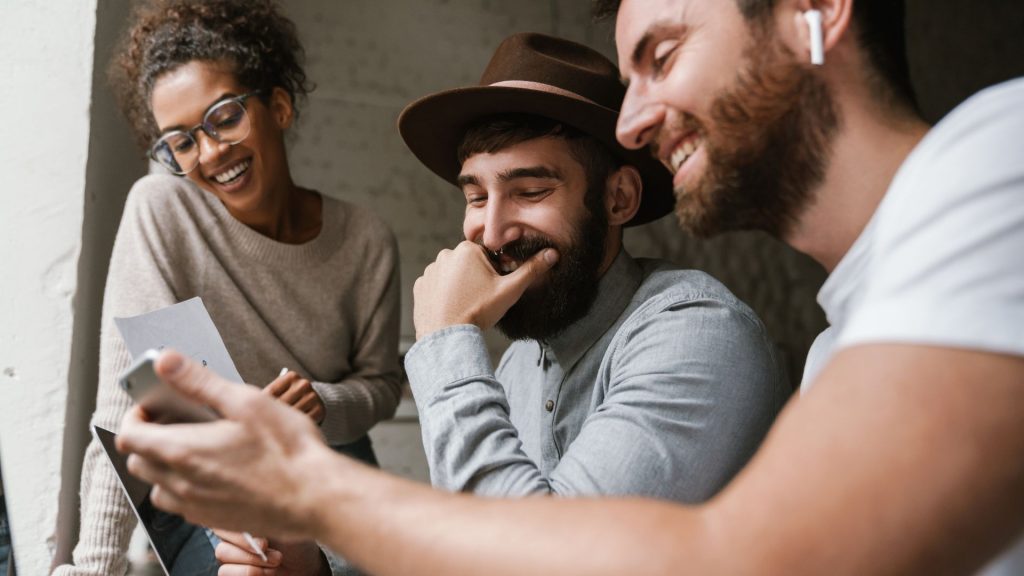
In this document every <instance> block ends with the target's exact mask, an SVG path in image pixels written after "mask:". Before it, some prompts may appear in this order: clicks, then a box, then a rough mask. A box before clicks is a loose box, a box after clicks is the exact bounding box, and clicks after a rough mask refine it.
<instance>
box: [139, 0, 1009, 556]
mask: <svg viewBox="0 0 1024 576" xmlns="http://www.w3.org/2000/svg"><path fill="white" fill-rule="evenodd" d="M602 4H608V6H606V9H607V10H610V11H612V12H615V13H617V21H616V30H615V37H616V38H615V39H616V44H617V50H618V56H619V66H620V68H621V71H622V75H623V78H624V79H625V80H626V81H627V83H628V90H627V93H626V97H625V101H624V102H623V105H622V108H621V115H620V120H619V125H618V138H619V141H620V142H621V143H622V144H623V145H624V146H627V147H631V148H642V147H647V148H650V149H651V151H652V152H653V153H654V154H655V156H656V157H658V158H659V159H661V160H662V161H663V162H664V163H665V165H666V166H667V167H668V168H669V170H670V171H671V172H672V173H673V177H674V185H675V193H676V201H677V207H676V212H677V215H678V217H679V219H680V221H681V223H682V225H683V227H684V228H686V229H688V230H690V231H692V232H694V233H696V234H698V235H702V236H706V235H712V234H717V233H719V232H723V231H726V230H734V229H750V228H756V229H762V230H767V231H768V232H770V233H772V234H775V235H776V236H778V237H780V238H782V239H783V240H785V241H786V242H788V243H789V244H790V245H791V246H793V247H795V248H797V249H799V250H801V251H803V252H806V253H807V254H809V255H811V256H812V257H814V258H815V259H816V260H818V262H820V263H821V264H822V265H823V266H824V267H826V268H827V269H828V270H829V271H830V273H831V276H830V278H829V280H828V281H827V283H826V285H825V286H824V287H823V289H822V293H821V298H820V300H821V303H822V306H823V307H824V308H825V310H826V312H827V314H828V318H829V321H830V323H831V326H832V327H831V329H830V330H829V331H828V332H826V333H825V334H824V335H823V336H822V337H821V338H819V340H818V341H817V342H816V343H815V346H814V348H813V350H812V354H811V358H810V360H809V363H808V369H807V374H806V377H805V386H804V394H803V395H802V397H801V398H800V399H798V400H796V401H794V402H792V403H791V404H790V405H789V406H788V407H787V408H786V410H784V411H783V413H782V415H781V416H780V418H779V419H778V420H777V421H776V424H775V426H774V427H773V430H772V432H771V433H770V434H769V435H768V438H767V439H766V440H765V442H764V444H763V446H762V448H761V450H760V451H759V453H758V454H757V455H756V456H755V457H754V459H753V460H752V461H751V462H750V464H749V465H748V466H747V467H746V469H745V470H743V471H742V472H741V473H740V474H739V475H738V476H737V477H736V479H735V480H734V481H733V482H732V483H731V484H730V485H729V486H727V487H726V488H725V489H724V490H723V492H721V493H720V494H719V495H718V496H717V497H715V498H714V499H712V500H711V501H710V502H708V503H707V504H704V505H701V506H698V507H684V506H679V505H674V504H668V503H658V502H649V501H642V500H603V499H594V500H569V499H551V498H535V499H527V500H525V501H523V500H520V501H515V502H507V501H495V500H483V499H474V498H471V497H467V496H453V495H446V494H440V493H438V492H435V491H431V490H429V489H426V488H423V487H416V486H413V485H411V484H409V483H406V482H403V481H400V480H396V479H393V478H390V477H387V476H386V475H384V474H382V473H380V472H375V471H371V470H365V469H363V468H362V467H359V466H358V465H356V464H354V463H351V462H349V461H347V460H345V459H343V458H341V457H339V456H333V455H331V454H330V453H329V452H328V451H327V450H326V449H325V448H323V447H322V446H321V445H320V443H318V442H317V441H316V436H315V430H314V429H313V427H312V426H311V425H310V424H309V423H308V422H305V421H304V420H303V419H302V418H300V417H298V416H295V415H292V414H290V413H289V412H288V411H287V410H285V409H283V408H280V407H278V406H276V405H274V404H273V403H271V402H268V401H263V400H262V399H261V398H259V397H258V396H257V395H255V394H249V393H245V391H243V392H235V391H233V389H231V388H230V386H229V385H228V384H225V383H222V382H219V381H217V380H216V379H215V378H212V377H209V376H206V375H204V374H203V373H202V372H201V371H200V370H199V369H198V368H196V367H195V366H194V365H192V364H189V363H187V362H184V363H183V359H182V358H181V357H180V356H179V355H174V354H167V355H165V356H164V358H163V359H162V360H161V361H160V363H159V364H158V370H159V371H160V373H161V374H162V375H164V376H165V377H166V378H167V379H168V380H169V381H171V382H172V383H173V384H175V385H177V386H178V387H179V388H181V389H183V390H185V391H186V392H188V393H190V394H191V395H193V396H196V397H198V398H201V399H203V400H205V401H206V402H208V403H210V404H212V405H214V406H215V407H216V408H217V409H218V410H219V411H220V412H221V413H222V414H225V416H227V418H228V419H229V420H230V423H229V424H227V423H225V424H222V426H221V429H217V428H215V427H214V426H210V425H208V426H204V427H202V429H199V428H197V429H192V430H184V429H171V430H168V429H162V428H161V427H159V426H156V425H151V424H146V423H144V422H142V421H141V416H140V414H138V413H133V414H130V415H129V416H128V417H126V421H125V423H124V426H123V427H122V434H121V441H122V448H123V449H126V450H131V451H134V452H136V453H137V454H138V455H137V456H136V457H135V459H134V464H133V466H132V468H133V470H134V471H136V472H138V473H139V474H140V475H142V476H143V477H144V478H146V479H147V480H149V481H151V482H153V483H155V484H157V485H158V488H157V489H156V492H155V493H154V496H153V500H154V502H156V503H157V504H158V505H160V506H163V507H166V508H168V509H171V510H174V511H179V512H183V513H185V515H186V516H188V517H189V518H190V519H193V520H194V521H196V522H198V523H202V524H211V525H223V526H226V527H234V528H246V527H248V528H250V529H251V530H253V531H258V532H261V533H266V534H273V535H280V536H292V537H296V536H303V537H314V538H319V539H320V540H322V541H323V542H325V543H326V544H328V545H329V546H331V547H333V548H335V549H337V550H338V551H340V552H341V553H342V554H343V555H344V556H345V557H347V558H349V559H351V560H353V561H354V562H356V563H357V564H359V565H361V566H363V567H365V568H367V569H368V570H369V571H370V572H373V573H375V574H396V573H423V574H438V573H444V574H485V573H486V574H492V575H493V574H541V573H544V574H563V575H564V574H588V575H590V574H662V573H673V574H675V573H688V574H700V575H706V574H728V575H732V574H786V575H795V574H808V575H817V574H830V575H834V574H851V575H861V574H872V575H874V574H928V575H931V574H970V573H974V572H977V571H979V570H987V571H988V572H989V573H990V574H1022V573H1024V563H1022V562H1021V556H1022V553H1021V547H1020V546H1017V547H1016V548H1015V547H1014V546H1015V544H1014V543H1015V542H1016V541H1017V539H1018V538H1020V537H1021V536H1022V533H1024V414H1022V411H1021V408H1022V407H1024V79H1021V80H1015V81H1011V82H1007V83H1004V84H1002V85H999V86H997V87H993V88H990V89H988V90H986V91H984V92H983V93H980V94H978V95H977V96H975V97H973V98H972V99H971V100H969V101H968V102H966V103H964V104H963V105H961V106H960V107H959V108H958V109H956V110H954V111H953V112H952V113H950V114H949V115H948V116H947V117H946V118H945V119H943V121H942V122H940V123H939V124H938V125H936V126H935V127H934V128H930V127H929V126H928V125H926V123H925V122H924V121H923V120H921V118H920V116H919V114H918V113H917V111H916V107H915V105H914V100H913V96H912V92H911V91H910V89H909V81H908V79H907V70H906V62H905V58H904V57H903V35H902V28H903V22H902V20H903V7H902V3H901V2H898V1H897V0H774V1H773V0H735V1H732V0H621V1H619V0H613V1H611V2H602ZM543 269H544V268H543V267H542V266H537V267H536V268H535V270H536V271H537V272H538V273H540V272H542V271H543ZM530 280H531V278H529V277H525V276H524V277H513V278H512V279H509V276H505V277H501V279H500V280H499V281H500V282H501V286H500V288H501V290H502V291H503V293H504V294H506V295H507V294H508V293H515V291H516V290H523V289H525V286H527V285H528V284H529V281H530ZM499 281H495V282H499ZM488 282H491V281H490V280H487V281H483V280H481V281H480V282H478V283H477V284H479V285H466V286H461V287H460V290H459V296H460V297H461V298H464V299H465V300H464V302H465V304H466V309H467V310H473V311H474V313H481V311H484V312H486V313H489V314H492V315H495V316H500V313H497V312H495V310H496V309H497V308H500V306H501V305H500V303H499V302H497V301H496V300H495V298H494V297H493V296H492V295H493V294H496V293H497V292H498V290H497V289H496V288H495V286H493V285H490V284H488ZM509 300H514V298H510V299H509ZM499 312H500V310H499ZM456 320H458V319H456ZM175 367H177V368H178V369H177V370H174V368H175ZM164 428H167V427H164ZM179 428H180V427H179ZM234 453H244V454H246V455H248V456H247V459H241V458H232V457H231V454H234ZM256 455H262V456H259V457H256ZM327 468H329V470H325V469H327ZM306 469H310V470H315V472H308V473H307V472H305V471H304V470H306ZM211 470H216V473H214V472H211ZM256 472H258V473H259V474H256ZM257 476H258V478H259V481H258V482H257V481H250V479H251V478H253V477H257ZM224 486H227V487H228V488H225V487H224ZM1001 554H1002V555H1003V556H1000V555H1001ZM1014 556H1016V558H1015V557H1014Z"/></svg>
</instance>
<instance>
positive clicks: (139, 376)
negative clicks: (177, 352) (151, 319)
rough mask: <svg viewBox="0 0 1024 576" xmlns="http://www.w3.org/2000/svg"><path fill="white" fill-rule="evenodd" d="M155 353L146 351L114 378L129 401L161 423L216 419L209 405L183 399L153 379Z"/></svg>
mask: <svg viewBox="0 0 1024 576" xmlns="http://www.w3.org/2000/svg"><path fill="white" fill-rule="evenodd" d="M159 356H160V353H159V352H157V351H156V350H153V349H150V350H146V351H145V352H143V353H142V354H141V355H139V357H138V358H136V359H135V362H133V363H132V365H131V366H129V367H128V369H127V370H125V371H124V372H123V373H122V374H121V377H120V378H119V379H118V381H119V382H120V384H121V388H123V389H124V391H125V392H127V393H128V395H129V396H131V397H132V400H134V401H135V403H136V404H138V405H139V406H141V407H142V409H143V410H145V411H146V414H148V415H149V417H150V418H152V419H153V421H154V422H159V423H161V424H173V423H178V422H209V421H210V420H216V419H217V418H219V417H220V416H218V414H217V413H216V412H215V411H214V410H213V408H210V407H209V406H205V405H203V404H200V403H198V402H196V401H195V400H190V399H189V398H186V397H185V396H183V395H181V393H179V392H178V391H176V390H175V389H174V388H171V387H170V386H168V385H167V384H165V383H164V382H163V381H162V380H160V379H159V378H157V376H156V370H154V368H153V363H154V362H156V359H157V357H159Z"/></svg>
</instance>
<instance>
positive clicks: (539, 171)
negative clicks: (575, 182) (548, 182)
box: [498, 166, 562, 182]
mask: <svg viewBox="0 0 1024 576" xmlns="http://www.w3.org/2000/svg"><path fill="white" fill-rule="evenodd" d="M516 178H551V179H555V180H561V179H562V175H561V174H560V173H559V172H558V170H555V169H553V168H548V167H547V166H524V167H522V168H512V169H511V170H506V171H504V172H501V173H500V174H498V180H500V181H502V182H508V181H509V180H515V179H516Z"/></svg>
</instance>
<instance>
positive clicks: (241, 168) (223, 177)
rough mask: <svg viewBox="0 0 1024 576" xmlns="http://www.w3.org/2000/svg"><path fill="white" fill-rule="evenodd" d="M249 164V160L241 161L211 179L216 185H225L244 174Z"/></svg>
mask: <svg viewBox="0 0 1024 576" xmlns="http://www.w3.org/2000/svg"><path fill="white" fill-rule="evenodd" d="M249 164H250V162H249V160H243V161H241V162H239V163H238V164H235V165H234V166H232V167H231V168H229V169H228V170H225V171H224V172H221V173H220V174H217V175H216V176H214V177H213V179H214V180H216V181H217V183H218V184H225V183H227V182H230V181H232V180H234V179H235V178H237V177H238V175H239V174H241V173H242V172H245V171H246V169H248V168H249Z"/></svg>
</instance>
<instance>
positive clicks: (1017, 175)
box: [839, 81, 1024, 355]
mask: <svg viewBox="0 0 1024 576" xmlns="http://www.w3.org/2000/svg"><path fill="white" fill-rule="evenodd" d="M1021 103H1024V81H1015V82H1013V83H1010V84H1008V85H1003V86H1001V87H998V88H996V89H990V90H988V91H986V92H982V93H981V94H979V95H977V96H975V97H974V98H972V99H971V100H969V101H968V102H967V103H965V104H964V105H962V106H961V107H960V108H958V109H957V110H954V111H953V112H952V113H951V114H950V115H949V116H948V117H947V118H946V119H945V120H943V122H941V123H940V124H939V125H938V126H936V127H935V128H934V129H933V131H932V133H930V134H929V135H928V136H927V137H926V138H925V140H923V141H922V143H921V145H920V146H919V147H918V149H916V150H915V151H914V152H913V153H912V154H911V156H910V157H909V158H908V160H907V162H906V163H905V165H904V167H903V168H901V170H900V172H899V173H898V174H897V177H896V178H895V179H894V181H893V184H892V186H891V188H890V190H889V193H888V195H887V197H886V198H885V200H883V202H882V204H881V206H880V208H879V212H878V214H877V218H878V222H877V231H876V235H875V237H874V239H873V243H872V246H871V248H870V250H871V253H870V261H869V263H868V277H867V278H866V280H865V281H866V287H865V291H864V295H863V298H862V299H861V300H860V303H859V304H858V305H857V307H856V308H855V310H854V311H853V313H852V314H851V316H850V321H849V324H848V325H847V327H846V328H845V329H844V330H843V333H842V334H841V335H840V337H839V346H840V347H846V346H851V345H854V344H863V343H872V342H903V343H915V344H927V345H938V346H949V347H955V348H966V349H974V350H985V351H991V352H997V353H1005V354H1013V355H1024V106H1021Z"/></svg>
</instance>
